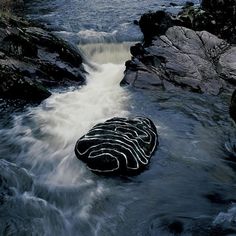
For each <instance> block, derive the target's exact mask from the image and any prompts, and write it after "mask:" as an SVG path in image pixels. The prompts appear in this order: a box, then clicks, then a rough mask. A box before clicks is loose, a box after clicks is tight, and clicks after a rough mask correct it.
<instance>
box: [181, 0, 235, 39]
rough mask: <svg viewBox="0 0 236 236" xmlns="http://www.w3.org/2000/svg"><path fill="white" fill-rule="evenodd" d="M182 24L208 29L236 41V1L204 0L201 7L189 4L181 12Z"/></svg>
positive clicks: (196, 28) (195, 28)
mask: <svg viewBox="0 0 236 236" xmlns="http://www.w3.org/2000/svg"><path fill="white" fill-rule="evenodd" d="M178 19H179V20H181V25H182V26H185V27H189V28H191V29H193V30H207V31H208V32H211V33H213V34H215V35H217V36H218V37H220V38H223V39H226V40H227V41H229V42H231V43H236V25H235V22H236V1H235V0H203V1H202V3H201V6H200V7H193V6H187V7H185V8H184V9H183V11H182V12H181V13H180V14H179V16H178Z"/></svg>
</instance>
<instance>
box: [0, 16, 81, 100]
mask: <svg viewBox="0 0 236 236" xmlns="http://www.w3.org/2000/svg"><path fill="white" fill-rule="evenodd" d="M84 72H85V71H84V69H83V66H82V57H81V56H80V53H79V51H78V49H76V48H74V47H72V46H71V45H69V44H68V43H66V42H64V41H63V40H61V39H59V38H57V37H55V36H54V35H53V34H52V33H50V32H48V31H46V30H44V29H42V28H39V27H37V26H33V25H32V24H31V23H29V22H26V21H23V20H19V19H18V18H14V17H8V16H7V17H6V16H4V15H2V16H0V97H2V98H20V99H24V100H27V101H41V100H43V99H45V98H47V97H48V96H50V92H49V91H48V90H47V89H48V88H51V87H55V86H64V85H81V84H83V83H84V82H85V76H84Z"/></svg>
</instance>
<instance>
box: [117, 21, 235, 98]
mask: <svg viewBox="0 0 236 236" xmlns="http://www.w3.org/2000/svg"><path fill="white" fill-rule="evenodd" d="M234 52H235V47H230V45H229V44H228V43H227V42H226V41H224V40H222V39H219V38H217V37H216V36H214V35H212V34H211V33H208V32H206V31H193V30H191V29H187V28H185V27H180V26H174V27H171V28H169V29H168V30H167V31H166V33H165V34H164V35H161V36H159V37H156V38H155V39H154V40H152V43H151V44H150V45H148V46H145V47H144V46H142V45H141V44H137V45H136V46H134V47H131V53H132V54H133V58H132V60H131V61H128V62H127V63H126V74H125V77H124V79H123V81H122V82H121V83H122V84H130V85H132V86H133V87H136V88H148V89H155V88H156V87H157V86H162V87H164V88H169V87H170V85H171V87H173V86H178V87H182V88H184V89H187V90H190V91H194V92H200V93H207V94H213V95H217V94H219V93H220V92H221V91H222V90H223V89H228V88H230V89H232V88H233V87H234V86H235V84H236V79H235V78H236V73H235V71H236V68H235V65H236V57H235V54H234Z"/></svg>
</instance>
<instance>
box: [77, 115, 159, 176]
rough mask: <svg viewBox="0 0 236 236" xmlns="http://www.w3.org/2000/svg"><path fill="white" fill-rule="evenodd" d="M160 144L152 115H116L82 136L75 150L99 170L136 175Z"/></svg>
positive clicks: (96, 171)
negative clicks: (132, 117) (118, 116)
mask: <svg viewBox="0 0 236 236" xmlns="http://www.w3.org/2000/svg"><path fill="white" fill-rule="evenodd" d="M157 145H158V135H157V131H156V127H155V125H154V124H153V122H152V121H151V120H150V119H148V118H144V117H136V118H134V119H127V118H113V119H110V120H107V121H106V122H104V123H100V124H97V125H96V126H94V127H93V128H92V129H91V130H90V131H89V132H88V133H87V134H86V135H84V136H83V137H81V138H80V139H79V140H78V141H77V143H76V146H75V154H76V156H77V157H78V159H80V160H81V161H83V162H85V163H86V164H87V166H88V168H89V169H90V170H91V171H93V172H95V173H98V174H109V175H111V174H112V175H135V174H139V173H140V172H141V171H143V170H144V168H145V167H146V166H147V165H148V164H149V162H150V158H151V156H152V154H153V152H154V151H155V149H156V146H157Z"/></svg>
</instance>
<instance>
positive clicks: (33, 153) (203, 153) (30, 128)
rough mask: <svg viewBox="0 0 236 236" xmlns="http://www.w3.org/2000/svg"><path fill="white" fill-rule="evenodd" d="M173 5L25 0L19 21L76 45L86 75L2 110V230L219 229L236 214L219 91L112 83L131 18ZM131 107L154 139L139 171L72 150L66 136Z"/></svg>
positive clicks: (224, 100)
mask: <svg viewBox="0 0 236 236" xmlns="http://www.w3.org/2000/svg"><path fill="white" fill-rule="evenodd" d="M176 2H177V7H168V6H169V3H170V2H169V1H154V0H153V1H152V0H147V1H137V0H133V1H127V0H122V1H115V0H113V1H106V0H99V1H98V0H94V1H82V0H81V1H79V0H68V1H59V0H47V1H42V0H41V1H40V0H37V1H34V2H33V3H32V2H31V1H29V2H28V3H27V7H28V17H29V18H31V19H34V20H38V21H40V22H45V23H47V24H48V25H50V27H51V28H52V29H55V31H56V33H57V34H59V35H60V36H62V37H64V38H66V39H67V40H69V41H70V42H72V43H79V42H80V44H79V47H80V49H81V50H82V51H83V52H84V53H85V55H86V57H87V58H88V59H87V60H89V61H90V66H88V65H87V66H86V69H87V71H88V72H89V75H88V76H87V85H85V86H82V87H81V88H79V89H77V88H76V89H75V88H73V87H71V88H68V89H65V90H63V91H57V90H56V91H52V92H53V95H52V96H51V97H50V98H48V99H47V100H45V101H44V102H43V103H42V104H40V105H39V106H36V107H35V106H34V107H32V106H28V107H25V108H24V109H23V110H17V109H15V108H11V110H12V112H9V108H1V117H0V135H1V142H0V158H1V159H0V174H1V175H0V177H1V176H2V177H1V178H0V190H1V192H0V235H50V236H51V235H56V236H57V235H73V236H74V235H82V236H87V235H88V236H90V235H99V236H111V235H115V236H116V235H121V236H126V235H127V236H136V235H138V236H149V235H153V236H159V235H160V236H163V235H164V236H165V235H174V234H175V233H176V234H178V232H179V233H180V235H235V234H234V233H230V230H228V231H226V230H225V229H233V228H234V227H235V225H234V224H235V220H236V209H235V208H236V207H235V205H234V202H236V197H235V194H236V185H235V181H236V173H235V171H236V169H235V165H234V162H232V161H231V159H230V158H231V157H232V156H231V154H230V152H229V151H227V149H230V146H231V143H230V142H231V140H232V137H234V136H235V132H234V129H235V127H234V126H233V124H232V122H231V120H230V118H229V116H228V103H229V95H228V94H223V95H221V96H219V97H212V96H208V95H202V94H194V93H190V92H187V91H182V90H175V91H163V90H161V89H159V90H155V91H146V90H134V89H132V88H128V87H120V86H119V82H120V81H121V79H122V77H123V71H124V69H125V66H124V64H125V61H126V60H128V59H129V58H130V54H129V47H130V45H132V44H134V41H138V40H140V39H141V33H140V31H139V30H138V28H137V26H135V25H134V24H133V23H132V21H133V20H134V19H138V17H139V16H140V15H141V14H142V13H143V12H145V11H148V10H149V9H155V10H157V9H163V8H167V9H168V10H170V11H173V12H174V11H177V10H178V9H179V8H180V6H181V5H182V4H183V1H176ZM7 111H8V112H7ZM135 115H144V116H148V117H149V118H151V119H152V120H153V121H154V123H155V125H156V127H157V130H158V134H159V137H160V146H159V148H158V150H157V151H156V153H155V155H154V156H153V158H152V161H151V163H150V166H149V169H148V170H146V171H145V172H143V173H142V174H140V175H139V176H135V177H131V178H124V177H123V178H120V177H117V178H105V177H101V176H96V175H94V174H93V173H91V172H90V171H89V170H88V169H86V167H85V165H84V164H83V163H82V162H80V161H79V160H78V159H77V158H76V157H75V154H74V145H75V142H76V141H77V139H78V138H80V137H81V136H82V135H83V134H85V133H86V132H87V131H88V130H89V129H90V128H91V127H93V126H94V125H95V124H97V123H98V122H101V121H105V120H106V119H108V118H111V117H114V116H122V117H132V116H135ZM226 147H227V148H226ZM222 229H223V231H224V230H225V231H224V232H223V231H222ZM210 231H211V232H210ZM227 233H228V234H227Z"/></svg>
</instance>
